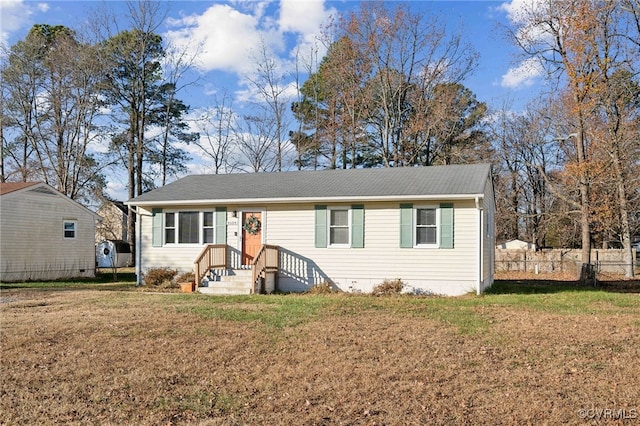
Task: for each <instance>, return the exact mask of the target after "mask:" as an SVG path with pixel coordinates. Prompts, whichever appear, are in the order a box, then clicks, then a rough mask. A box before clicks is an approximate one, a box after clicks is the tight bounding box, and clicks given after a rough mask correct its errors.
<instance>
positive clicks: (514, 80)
mask: <svg viewBox="0 0 640 426" xmlns="http://www.w3.org/2000/svg"><path fill="white" fill-rule="evenodd" d="M542 72H543V69H542V66H541V65H540V62H539V61H538V60H537V59H535V58H529V59H526V60H524V61H522V62H521V63H520V65H518V66H517V67H515V68H509V70H508V71H507V73H506V74H504V75H503V76H502V81H501V83H500V85H501V86H502V87H506V88H510V89H519V88H522V87H528V86H531V85H532V84H533V83H534V82H535V79H536V78H538V77H540V76H541V75H542Z"/></svg>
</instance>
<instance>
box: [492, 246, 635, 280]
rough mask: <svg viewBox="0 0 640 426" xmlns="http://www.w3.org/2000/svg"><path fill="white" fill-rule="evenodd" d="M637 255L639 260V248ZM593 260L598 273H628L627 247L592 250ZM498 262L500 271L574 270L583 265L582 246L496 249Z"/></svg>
mask: <svg viewBox="0 0 640 426" xmlns="http://www.w3.org/2000/svg"><path fill="white" fill-rule="evenodd" d="M633 254H634V259H635V256H636V252H635V250H634V251H633ZM591 263H592V264H594V265H595V266H596V268H597V270H598V272H606V273H611V274H624V273H625V266H626V264H625V262H624V251H623V250H616V249H609V250H604V249H602V250H601V249H596V250H592V251H591ZM495 265H496V272H513V271H515V272H532V273H541V274H543V273H544V274H548V273H558V272H570V273H574V272H577V271H578V270H579V268H581V266H582V252H581V250H580V249H550V250H540V251H533V250H513V249H496V256H495Z"/></svg>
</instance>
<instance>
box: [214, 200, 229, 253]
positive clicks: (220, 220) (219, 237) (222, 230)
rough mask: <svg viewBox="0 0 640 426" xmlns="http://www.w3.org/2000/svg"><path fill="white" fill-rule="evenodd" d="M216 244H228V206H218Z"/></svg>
mask: <svg viewBox="0 0 640 426" xmlns="http://www.w3.org/2000/svg"><path fill="white" fill-rule="evenodd" d="M215 227H216V236H215V239H216V244H227V208H226V207H216V219H215Z"/></svg>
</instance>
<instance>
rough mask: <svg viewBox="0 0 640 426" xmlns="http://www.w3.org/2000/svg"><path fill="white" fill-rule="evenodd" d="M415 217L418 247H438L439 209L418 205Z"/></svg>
mask: <svg viewBox="0 0 640 426" xmlns="http://www.w3.org/2000/svg"><path fill="white" fill-rule="evenodd" d="M415 217H416V223H415V245H416V247H438V209H437V208H436V207H418V208H416V213H415Z"/></svg>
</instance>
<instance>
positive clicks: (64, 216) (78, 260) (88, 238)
mask: <svg viewBox="0 0 640 426" xmlns="http://www.w3.org/2000/svg"><path fill="white" fill-rule="evenodd" d="M99 219H100V217H99V216H98V215H97V214H95V213H94V212H92V211H91V210H89V209H87V208H86V207H84V206H83V205H81V204H79V203H77V202H75V201H73V200H72V199H71V198H69V197H67V196H65V195H64V194H62V193H60V192H58V191H56V190H55V189H54V188H52V187H51V186H49V185H47V184H45V183H42V182H6V183H0V280H1V281H35V280H55V279H60V278H72V277H93V276H95V272H96V257H95V247H94V238H95V232H96V222H97V221H98V220H99Z"/></svg>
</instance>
